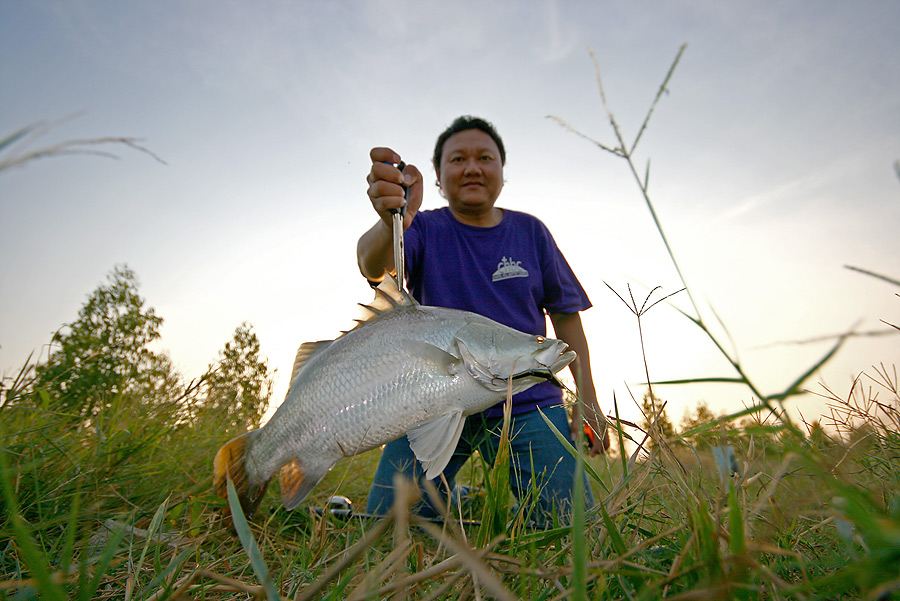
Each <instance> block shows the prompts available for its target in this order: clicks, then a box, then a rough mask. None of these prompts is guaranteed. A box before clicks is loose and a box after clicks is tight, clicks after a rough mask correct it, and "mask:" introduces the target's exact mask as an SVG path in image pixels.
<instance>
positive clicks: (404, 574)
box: [0, 53, 900, 601]
mask: <svg viewBox="0 0 900 601" xmlns="http://www.w3.org/2000/svg"><path fill="white" fill-rule="evenodd" d="M678 57H680V53H679V55H678ZM677 63H678V58H676V60H675V62H674V63H673V65H672V68H671V69H670V71H669V74H668V76H667V77H666V80H665V81H664V82H663V85H662V86H661V87H660V92H659V95H658V96H657V98H656V100H654V102H653V104H652V105H651V109H650V112H649V113H648V115H647V120H648V121H649V118H650V115H651V114H652V112H653V106H655V104H656V101H658V100H659V98H660V97H661V96H662V94H663V92H664V90H665V87H666V83H667V82H668V78H669V77H670V76H671V75H672V72H673V71H674V69H675V67H676V65H677ZM598 83H599V75H598ZM601 92H602V86H601ZM604 102H605V100H604ZM608 114H609V118H610V122H611V124H612V126H613V129H614V132H615V135H616V138H617V140H618V145H617V146H616V147H615V148H614V149H613V148H609V147H605V146H603V145H602V144H599V143H598V145H599V146H600V147H601V149H603V150H605V151H607V152H609V153H612V154H613V155H615V156H616V157H618V158H621V159H624V160H625V162H626V163H627V165H628V167H629V168H630V169H631V171H632V173H634V175H635V179H636V181H637V183H638V186H639V187H640V189H641V192H642V193H643V196H644V199H645V200H646V203H647V206H648V208H649V209H650V212H651V214H652V215H653V219H654V222H655V224H656V227H657V228H658V230H659V233H660V235H661V237H662V239H663V241H664V242H666V237H665V235H664V233H663V229H662V226H661V224H660V223H659V220H658V219H657V218H656V213H655V211H654V209H653V204H652V203H651V201H650V197H649V195H648V193H647V187H646V183H647V176H643V177H642V176H640V175H639V174H638V172H637V171H636V169H635V166H634V163H633V161H632V153H633V152H634V150H635V147H636V146H637V141H638V140H639V139H640V137H641V134H642V133H643V131H644V129H645V127H646V125H647V121H645V122H644V124H643V125H642V126H641V129H640V131H639V133H638V136H637V138H636V139H635V142H634V144H632V145H631V146H630V148H629V146H628V145H627V144H625V143H624V141H623V138H622V136H621V134H620V132H619V130H618V126H617V125H616V123H615V120H614V119H613V118H612V114H611V112H610V113H608ZM559 121H560V122H561V123H562V124H563V125H565V123H564V122H562V120H559ZM26 133H27V129H26V130H23V131H22V132H18V133H17V134H15V135H16V136H22V135H25V134H26ZM13 139H14V137H11V138H7V139H6V140H0V151H2V150H3V149H4V146H8V144H9V143H10V140H13ZM120 141H121V140H120ZM98 142H99V143H104V142H105V140H100V141H98ZM113 142H115V141H113ZM125 142H128V140H125ZM47 151H48V152H49V153H50V154H53V153H54V152H58V151H59V149H56V150H55V149H53V148H50V149H47ZM2 168H3V164H2V163H0V170H2ZM666 248H667V250H668V251H669V255H670V257H671V258H672V261H673V263H674V267H675V269H676V270H677V271H678V272H679V273H680V269H679V267H678V263H677V261H676V260H675V256H676V255H675V253H674V252H673V250H672V249H671V248H670V247H669V245H668V242H666ZM875 275H877V274H875ZM879 277H880V276H879ZM882 279H885V280H887V281H888V282H891V283H893V284H897V282H896V280H891V279H890V278H882ZM684 292H685V293H686V295H687V296H688V299H689V301H690V304H691V305H692V307H693V309H694V312H693V313H686V314H685V315H686V317H687V318H688V319H690V320H691V321H692V322H693V323H694V324H695V325H696V326H697V327H698V328H699V329H700V330H702V331H703V332H704V333H705V334H706V335H707V336H708V337H709V339H710V343H711V344H713V345H714V346H715V347H716V348H717V349H718V350H720V351H721V353H722V354H723V356H724V357H725V359H726V360H727V361H728V362H729V363H730V365H731V366H732V367H733V368H734V374H735V375H734V377H733V378H731V379H729V380H728V381H729V382H731V383H732V384H737V385H740V386H743V387H744V389H745V390H746V391H749V393H750V396H751V397H752V398H754V399H755V402H756V403H757V404H756V405H754V406H752V407H748V408H746V409H744V410H742V411H740V412H737V413H735V414H733V415H728V416H710V419H704V420H698V421H696V423H694V424H693V425H692V427H690V428H689V429H687V431H682V432H676V431H674V429H673V428H671V425H670V424H668V423H667V421H666V419H665V415H664V412H663V411H662V410H661V405H660V404H658V403H656V402H655V400H656V399H655V397H654V396H653V394H652V392H650V393H649V396H648V397H647V398H648V399H649V400H650V401H651V402H649V403H647V404H646V407H647V408H649V411H648V412H647V416H646V417H647V419H646V421H645V423H642V424H630V423H626V422H624V421H621V420H618V419H617V418H616V410H614V414H613V415H611V416H610V423H611V426H612V428H613V430H612V437H613V439H614V451H613V452H611V453H610V454H609V455H608V456H606V457H602V458H598V459H585V460H583V461H580V462H579V466H580V469H583V470H585V471H586V472H587V474H588V477H589V481H590V483H591V486H592V488H593V492H594V496H595V498H596V500H597V504H596V506H593V507H585V506H583V503H581V504H579V503H576V505H575V507H574V511H573V514H572V515H571V516H569V517H570V521H566V520H562V519H561V520H560V521H559V522H558V523H557V524H556V526H555V527H552V528H549V529H545V530H533V529H530V528H528V527H526V525H525V523H524V522H525V520H524V516H526V515H527V513H528V511H529V505H528V503H527V502H526V503H523V504H522V505H521V506H516V505H514V504H513V500H512V499H510V498H509V495H508V493H507V492H506V489H504V488H503V487H500V488H499V489H498V488H497V487H496V486H494V483H495V482H496V481H497V479H500V480H502V474H504V473H505V471H506V466H505V465H504V464H503V461H502V457H503V454H502V453H501V454H500V460H499V461H498V464H497V465H484V464H483V463H482V462H479V461H478V460H475V461H474V462H473V463H472V465H471V466H468V470H467V472H466V474H465V476H463V477H461V480H463V481H465V483H467V484H470V485H472V486H474V487H476V494H475V495H474V498H473V499H471V500H469V501H468V502H467V503H466V504H464V505H462V506H458V507H451V508H448V509H447V513H446V519H445V520H443V522H441V523H433V522H427V521H423V520H421V519H419V518H417V517H416V516H415V515H412V514H411V513H410V511H409V506H410V503H412V502H414V500H415V499H414V497H415V493H413V492H411V491H407V494H401V495H398V497H399V498H400V499H401V502H398V505H397V506H396V507H395V508H394V510H393V511H392V513H391V515H390V516H389V517H387V518H384V519H380V520H374V519H362V518H353V519H341V518H339V517H336V516H332V515H327V514H326V515H324V516H322V515H319V514H317V513H316V512H315V511H311V510H310V509H309V508H308V507H306V506H303V507H300V508H298V509H297V510H295V511H293V512H286V511H284V510H283V509H281V508H280V507H279V505H278V498H279V496H278V494H277V493H278V491H277V484H276V485H274V486H273V487H272V488H274V489H275V490H270V491H269V493H268V494H267V496H266V499H265V500H264V502H263V504H262V506H261V508H260V509H259V511H257V513H256V514H255V515H254V516H253V519H252V520H251V521H249V522H248V521H247V520H246V519H245V518H244V516H243V514H241V513H240V510H239V507H238V506H237V505H236V504H234V503H233V502H232V503H230V507H231V510H232V513H233V520H232V517H231V516H229V515H228V513H227V511H226V510H227V509H228V507H229V502H227V501H226V500H224V499H221V498H219V497H217V496H215V495H214V494H213V491H212V481H211V480H212V479H211V472H212V465H211V464H212V457H213V456H214V454H215V452H216V450H217V449H218V448H219V447H220V446H221V445H222V444H223V443H224V442H226V440H227V439H228V438H229V437H230V435H232V434H235V433H237V432H239V431H241V430H242V429H244V428H246V426H247V424H250V423H258V421H259V419H260V417H261V416H262V414H263V410H264V409H265V406H264V405H265V401H266V400H267V399H268V397H269V394H270V393H269V391H270V389H271V388H270V385H271V381H270V380H268V379H267V378H268V375H267V368H266V366H265V364H264V362H261V361H260V359H259V354H258V351H259V345H258V341H257V340H256V338H255V334H253V333H252V329H250V328H249V326H246V324H242V326H240V327H239V328H238V329H237V330H236V333H235V339H234V341H233V343H229V345H226V347H225V349H224V351H223V352H222V353H221V356H220V361H219V364H218V366H217V367H216V368H215V369H211V370H210V372H209V373H207V374H204V376H203V377H201V378H200V380H199V381H197V382H190V383H187V384H184V383H181V382H179V380H178V378H177V374H175V373H174V371H173V369H172V366H171V364H170V362H169V361H168V359H167V358H166V357H164V356H159V355H154V354H153V353H152V352H150V351H148V350H147V349H148V347H147V345H148V344H149V343H150V342H152V341H153V340H155V338H157V337H158V327H159V324H160V323H161V319H160V318H158V317H157V316H156V315H155V314H154V313H153V311H152V309H150V310H148V309H147V308H146V307H145V306H144V303H143V299H140V297H139V296H137V294H136V285H135V284H134V278H133V274H131V272H130V271H128V270H127V269H117V270H116V271H115V272H114V273H113V274H112V275H111V277H110V285H109V286H106V287H101V288H100V289H98V291H97V292H95V294H94V295H93V296H92V297H91V298H90V299H89V301H88V303H87V304H86V305H85V307H83V308H82V312H81V313H80V314H79V319H78V320H76V322H73V324H68V325H69V329H68V333H64V334H61V335H60V336H59V337H56V338H54V341H53V344H54V348H55V349H57V350H56V351H54V354H53V355H51V356H50V357H49V358H48V360H47V361H46V362H45V363H38V364H37V365H35V364H32V363H31V362H27V363H26V364H25V365H24V366H23V368H22V370H21V371H20V372H19V373H18V374H14V375H12V376H9V377H5V378H4V379H3V380H2V387H0V392H2V396H0V492H2V507H3V511H2V514H0V598H2V599H31V598H40V599H51V600H56V599H59V600H62V599H78V600H88V599H111V600H112V599H116V600H119V599H121V600H127V601H131V600H144V601H150V600H153V601H162V600H181V599H211V600H212V599H252V598H259V599H270V600H271V599H288V598H292V599H295V600H305V599H409V600H413V599H415V600H425V599H533V600H556V599H560V600H561V599H573V600H579V601H580V600H586V599H604V600H605V599H609V600H614V599H615V600H618V599H629V600H631V599H644V600H650V599H679V600H688V599H773V600H781V599H797V600H807V599H810V600H811V599H873V600H874V599H879V600H880V599H900V382H898V375H897V369H896V366H895V365H893V364H890V363H887V364H880V365H876V366H871V367H869V368H867V369H865V371H864V372H862V373H860V374H859V377H858V378H857V380H856V382H855V383H854V384H853V386H852V387H850V388H849V389H848V390H841V391H833V392H829V391H826V392H825V393H824V395H825V397H826V401H827V403H828V406H829V409H830V412H829V413H828V415H826V416H823V417H822V418H821V421H820V422H815V423H809V424H806V423H795V422H794V421H792V420H791V418H790V417H789V414H788V412H787V411H786V410H785V405H786V403H789V402H790V400H791V398H792V397H794V396H795V395H797V394H801V393H803V391H804V386H805V382H807V381H808V380H809V378H810V377H811V376H812V375H813V374H815V373H816V371H817V370H818V369H819V368H820V367H821V366H822V365H824V364H825V363H827V362H828V360H829V359H830V358H831V357H832V356H834V354H835V353H837V352H839V350H840V347H841V345H842V343H843V341H844V339H845V337H839V339H837V340H836V341H835V344H834V346H833V347H832V348H831V349H830V350H829V351H828V352H827V353H826V354H825V355H824V356H823V357H822V358H821V359H820V360H819V361H817V362H816V363H815V364H814V365H811V366H810V367H809V369H807V370H805V371H804V372H803V373H801V374H799V375H798V376H797V378H796V380H795V381H794V382H793V383H792V384H791V385H790V386H789V387H787V388H786V389H785V390H784V391H782V392H780V393H777V394H764V393H763V392H761V391H760V389H759V387H757V386H756V385H755V383H754V381H753V379H752V378H751V377H750V376H749V375H748V374H747V373H746V372H745V371H744V368H743V366H742V364H741V363H740V362H739V361H738V360H737V358H736V357H732V356H731V355H729V354H728V352H727V351H725V350H724V349H725V346H726V345H723V344H721V343H720V341H719V340H718V339H717V338H716V337H715V336H714V335H713V333H712V332H711V331H710V330H709V329H708V328H707V325H706V322H705V321H704V319H703V317H702V315H701V312H700V311H699V309H698V307H697V304H696V303H695V302H694V300H693V295H692V292H691V290H689V289H685V290H684ZM651 295H652V292H651ZM622 300H623V301H624V302H625V304H626V305H628V306H629V307H630V308H631V310H632V311H633V313H634V314H635V316H636V318H637V320H638V325H640V319H641V316H642V315H643V314H644V313H645V312H646V311H647V310H649V308H651V307H652V306H653V304H655V303H657V302H661V301H662V300H664V299H658V300H654V301H652V302H651V297H647V299H646V300H645V301H644V302H643V303H638V302H636V301H635V300H634V298H633V297H632V298H630V299H629V300H626V299H625V298H624V297H623V299H622ZM123 320H124V321H123ZM887 325H888V326H889V327H891V328H895V329H900V328H898V327H897V326H896V325H894V324H887ZM848 335H849V334H848ZM649 379H650V378H649V370H648V380H649ZM704 381H707V380H703V379H698V380H692V381H686V382H682V383H681V384H683V385H690V384H691V383H692V382H704ZM628 402H633V401H630V400H629V401H628ZM626 440H627V441H628V444H627V445H626ZM578 445H580V443H576V446H578ZM623 449H636V450H635V451H633V452H624V451H623ZM572 452H575V453H576V456H577V457H582V453H580V452H577V451H575V448H574V447H573V449H572ZM730 452H733V457H734V461H725V462H722V461H717V459H716V458H717V457H720V456H722V455H723V454H725V455H724V456H725V457H729V455H728V454H727V453H730ZM376 461H377V451H373V452H370V453H368V454H365V455H361V456H358V457H354V458H349V459H345V460H344V461H342V462H341V463H339V464H338V466H337V467H336V468H335V469H334V470H332V472H331V473H330V474H329V476H328V477H327V478H326V480H325V481H323V482H322V483H321V484H320V485H319V486H318V487H317V488H316V489H315V491H314V493H313V495H311V497H310V498H309V499H308V503H309V505H310V506H311V507H312V506H317V505H323V504H325V503H326V500H327V498H328V497H329V496H330V495H332V494H335V493H340V494H344V495H347V496H349V497H351V498H352V499H353V500H354V501H355V502H356V504H357V505H359V506H364V501H365V495H366V493H367V490H368V485H369V482H370V477H371V474H372V473H373V471H374V466H375V462H376ZM579 475H580V474H579ZM491 491H493V492H491ZM460 513H462V517H463V518H465V521H464V522H463V523H462V524H460V522H459V520H457V519H456V518H457V517H458V516H459V514H460Z"/></svg>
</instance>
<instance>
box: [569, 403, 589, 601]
mask: <svg viewBox="0 0 900 601" xmlns="http://www.w3.org/2000/svg"><path fill="white" fill-rule="evenodd" d="M577 419H580V417H577ZM576 444H577V445H578V448H581V447H582V446H583V445H584V428H578V437H577V440H576ZM584 465H585V464H584V455H582V454H581V453H575V474H574V476H573V478H574V479H575V481H574V482H573V486H572V518H571V519H572V524H571V525H572V579H573V580H574V583H573V587H572V599H574V600H575V601H587V598H588V597H587V564H588V559H589V558H588V550H587V532H586V528H585V521H584V503H585V496H584V495H585V490H584V483H585V477H584Z"/></svg>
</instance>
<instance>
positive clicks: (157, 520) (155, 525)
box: [134, 498, 169, 574]
mask: <svg viewBox="0 0 900 601" xmlns="http://www.w3.org/2000/svg"><path fill="white" fill-rule="evenodd" d="M168 507H169V499H168V498H166V500H165V501H163V502H162V504H161V505H160V506H159V507H158V508H157V509H156V513H154V514H153V518H152V519H151V520H150V526H149V527H148V528H147V536H146V539H145V540H144V548H143V550H142V551H141V556H140V558H139V559H138V562H137V564H136V565H135V567H134V574H139V573H140V572H141V568H142V567H143V566H144V559H145V558H146V557H147V551H148V550H149V549H150V543H151V542H153V541H154V539H155V538H156V533H157V531H158V530H159V527H160V525H161V524H162V521H163V518H165V515H166V511H167V510H168Z"/></svg>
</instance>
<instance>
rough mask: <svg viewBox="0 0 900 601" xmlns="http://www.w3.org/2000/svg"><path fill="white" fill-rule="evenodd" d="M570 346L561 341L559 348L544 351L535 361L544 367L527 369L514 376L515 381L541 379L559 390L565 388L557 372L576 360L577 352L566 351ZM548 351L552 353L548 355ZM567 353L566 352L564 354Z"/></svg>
mask: <svg viewBox="0 0 900 601" xmlns="http://www.w3.org/2000/svg"><path fill="white" fill-rule="evenodd" d="M567 348H568V345H567V344H566V343H565V342H562V341H559V342H558V346H556V347H551V348H550V349H546V350H544V351H543V352H542V353H540V354H539V355H538V356H537V357H535V359H537V361H538V363H540V364H541V365H543V366H544V367H537V368H532V369H526V370H524V371H521V372H519V373H517V374H515V375H513V376H512V379H513V380H520V379H522V378H539V379H542V380H547V381H548V382H550V383H551V384H553V385H554V386H556V387H557V388H565V385H564V384H563V383H562V382H560V381H559V378H557V377H556V372H558V371H559V370H561V369H562V368H564V367H565V366H566V365H568V364H569V363H571V362H572V361H574V360H575V351H566V349H567ZM548 351H551V352H549V353H548ZM563 351H565V352H563Z"/></svg>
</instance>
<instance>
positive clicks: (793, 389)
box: [764, 336, 847, 400]
mask: <svg viewBox="0 0 900 601" xmlns="http://www.w3.org/2000/svg"><path fill="white" fill-rule="evenodd" d="M846 340H847V337H846V336H841V338H840V339H839V340H838V341H837V344H835V345H834V346H833V347H831V349H830V350H829V351H828V352H827V353H825V355H824V356H823V357H822V358H821V359H819V360H818V361H817V362H816V363H814V364H813V365H812V367H810V368H809V369H807V370H806V371H805V372H803V374H801V375H800V377H799V378H797V379H796V380H794V382H793V383H791V385H790V386H788V387H787V388H786V389H785V391H784V392H782V393H781V394H776V395H771V396H769V397H766V399H764V400H784V399H786V398H787V397H789V396H792V395H794V394H797V393H798V392H801V391H800V386H802V385H803V383H804V382H805V381H806V380H807V379H809V377H810V376H812V375H813V374H814V373H816V372H817V371H819V369H820V368H821V367H822V366H823V365H825V364H826V363H827V362H828V361H829V360H830V359H831V358H832V357H833V356H834V354H835V353H837V352H838V349H840V348H841V346H843V345H844V342H846Z"/></svg>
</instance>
